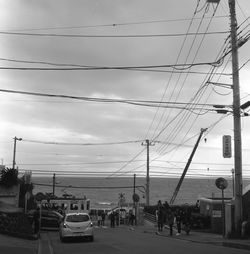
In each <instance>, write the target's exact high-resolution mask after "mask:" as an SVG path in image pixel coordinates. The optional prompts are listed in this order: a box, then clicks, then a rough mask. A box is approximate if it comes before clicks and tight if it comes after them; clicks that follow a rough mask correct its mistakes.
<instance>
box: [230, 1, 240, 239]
mask: <svg viewBox="0 0 250 254" xmlns="http://www.w3.org/2000/svg"><path fill="white" fill-rule="evenodd" d="M228 3H229V9H230V19H231V50H232V71H233V115H234V170H235V181H234V188H235V192H234V194H235V230H236V232H235V233H236V234H237V235H240V234H241V223H242V144H241V114H240V113H241V111H240V86H239V83H240V82H239V62H238V40H237V20H236V13H235V0H228Z"/></svg>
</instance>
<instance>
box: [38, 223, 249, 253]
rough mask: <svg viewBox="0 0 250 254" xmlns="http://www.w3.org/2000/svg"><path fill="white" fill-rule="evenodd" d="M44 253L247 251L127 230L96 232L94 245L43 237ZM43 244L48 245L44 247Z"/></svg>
mask: <svg viewBox="0 0 250 254" xmlns="http://www.w3.org/2000/svg"><path fill="white" fill-rule="evenodd" d="M43 234H45V235H43V239H44V241H43V243H42V245H43V246H42V247H43V248H42V249H43V251H42V252H41V253H39V254H45V253H46V254H80V253H81V254H82V253H88V254H92V253H93V254H158V253H159V254H161V253H164V254H165V253H169V254H183V253H185V254H187V253H192V254H196V253H197V254H201V253H202V254H211V253H213V254H216V253H218V254H224V253H225V254H234V253H235V254H241V253H242V254H243V253H249V251H247V250H240V249H234V248H227V247H222V246H216V245H212V244H200V243H193V242H190V241H186V240H181V239H178V237H177V236H173V237H164V236H159V235H156V234H153V233H145V232H143V231H140V230H138V229H135V230H130V229H129V228H128V227H123V226H121V227H119V228H97V229H95V240H94V242H88V241H81V240H77V241H76V240H74V241H68V242H66V243H61V242H60V240H59V236H58V233H57V232H48V233H43ZM46 242H47V243H48V245H47V246H44V245H46Z"/></svg>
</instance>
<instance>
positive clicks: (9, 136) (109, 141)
mask: <svg viewBox="0 0 250 254" xmlns="http://www.w3.org/2000/svg"><path fill="white" fill-rule="evenodd" d="M236 7H237V10H236V11H237V20H238V25H239V29H238V33H239V36H242V37H243V38H247V37H248V36H249V32H250V20H248V18H249V15H250V2H249V0H238V1H237V5H236ZM229 31H230V19H229V8H228V1H227V0H221V2H220V4H219V5H218V6H217V5H216V4H207V3H206V1H205V0H200V1H197V0H189V1H183V0H154V1H151V0H146V1H145V0H126V1H124V0H123V1H121V0H81V1H80V0H74V1H70V0H53V1H52V0H43V1H35V0H33V1H32V0H12V1H5V0H0V37H1V40H0V67H1V69H0V89H1V91H0V115H1V125H0V130H1V132H0V158H1V159H2V163H3V164H4V165H6V166H8V167H12V160H13V146H14V140H13V138H14V137H17V138H22V139H23V140H22V141H17V150H16V163H17V166H18V167H19V170H20V171H21V172H22V171H23V170H32V171H33V175H37V174H38V173H46V174H47V175H52V174H53V173H56V174H58V175H62V174H63V173H69V172H71V174H75V173H77V172H81V174H82V175H84V176H86V175H93V174H96V175H100V173H102V175H103V176H108V177H113V176H132V175H133V174H137V175H138V176H143V175H145V172H146V150H145V149H146V146H143V145H142V142H143V141H144V145H145V140H146V139H148V140H149V141H150V142H151V141H152V143H151V144H152V146H150V160H151V162H150V173H151V175H152V176H160V177H163V176H173V177H176V176H177V177H178V176H180V175H181V173H182V171H183V168H184V167H185V164H186V162H187V160H188V158H189V156H190V154H191V152H192V149H193V147H194V144H195V142H196V140H197V138H198V135H199V133H200V129H201V128H208V130H207V131H206V132H205V133H204V135H203V137H202V140H201V142H200V144H199V147H198V150H197V152H196V154H195V156H194V159H193V163H192V164H191V166H190V170H189V172H188V175H189V176H190V177H196V176H231V169H232V168H233V167H234V161H233V159H232V158H229V159H228V158H227V159H226V158H223V156H222V136H223V135H231V136H232V139H233V117H232V114H231V113H228V114H226V115H225V114H224V115H222V114H217V113H216V112H215V111H214V108H213V107H212V106H211V105H214V104H222V105H232V100H233V99H232V98H233V94H232V89H230V88H228V87H226V88H225V87H222V86H215V85H213V84H212V83H207V82H208V81H210V82H216V83H225V84H229V85H230V84H232V79H231V75H229V74H231V73H232V67H231V58H230V54H227V55H226V56H225V54H226V53H227V52H229V51H230V40H228V39H227V38H228V36H229ZM249 52H250V42H249V41H247V42H246V43H245V44H244V45H243V46H242V47H241V48H240V49H239V67H242V68H241V69H240V90H241V102H242V103H244V102H246V101H249V100H250V86H249V84H250V77H249V68H250V63H249V62H248V61H249V59H250V53H249ZM223 56H224V57H223ZM219 59H221V61H220V63H219V64H217V65H215V64H214V63H215V62H216V61H217V60H219ZM183 64H184V65H183ZM159 65H161V66H162V65H168V66H169V65H170V67H161V68H143V69H139V67H142V66H144V67H145V66H148V67H149V66H151V67H155V66H159ZM173 65H175V68H173ZM243 65H244V66H243ZM83 66H92V67H93V66H94V67H104V68H101V69H84V68H82V69H79V68H80V67H83ZM171 66H172V67H171ZM6 67H10V69H4V68H6ZM72 67H74V68H76V69H74V70H72V69H70V68H72ZM110 67H112V68H110ZM124 67H131V68H132V69H128V68H124ZM133 67H134V68H133ZM137 67H138V68H137ZM77 68H78V69H77ZM117 68H120V69H117ZM55 69H57V70H55ZM4 90H11V91H22V92H30V93H37V94H49V95H65V96H69V97H70V96H76V97H87V98H97V99H100V98H101V99H111V100H109V101H108V102H107V101H106V102H103V101H84V100H77V99H72V98H65V97H64V98H58V97H56V98H55V97H53V98H52V97H46V96H34V95H27V94H26V95H25V94H13V93H6V92H4ZM116 99H119V100H121V101H122V102H124V100H136V102H138V101H142V100H143V101H145V100H146V101H154V102H171V104H168V105H171V108H161V107H150V106H149V105H147V106H140V105H131V104H124V103H121V102H115V101H114V100H116ZM176 103H181V104H176ZM190 103H191V104H190ZM150 105H151V104H150ZM154 105H155V106H159V103H155V104H154ZM173 107H174V108H173ZM227 109H228V108H227ZM248 110H249V109H248ZM249 113H250V112H249ZM249 130H250V117H243V118H242V146H243V177H250V161H249V154H250V133H249ZM51 143H56V144H51ZM143 149H144V150H143Z"/></svg>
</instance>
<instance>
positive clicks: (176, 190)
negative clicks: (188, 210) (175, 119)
mask: <svg viewBox="0 0 250 254" xmlns="http://www.w3.org/2000/svg"><path fill="white" fill-rule="evenodd" d="M206 130H207V128H205V129H203V128H202V129H201V131H200V135H199V137H198V139H197V141H196V143H195V146H194V148H193V151H192V153H191V155H190V157H189V159H188V161H187V164H186V166H185V168H184V170H183V173H182V175H181V178H180V180H179V182H178V184H177V186H176V188H175V191H174V194H173V196H172V198H171V200H170V204H171V205H172V204H173V203H174V201H175V199H176V196H177V194H178V192H179V190H180V187H181V184H182V182H183V180H184V178H185V176H186V173H187V171H188V168H189V166H190V164H191V162H192V159H193V157H194V155H195V152H196V150H197V147H198V145H199V143H200V140H201V137H202V135H203V133H204V132H205V131H206Z"/></svg>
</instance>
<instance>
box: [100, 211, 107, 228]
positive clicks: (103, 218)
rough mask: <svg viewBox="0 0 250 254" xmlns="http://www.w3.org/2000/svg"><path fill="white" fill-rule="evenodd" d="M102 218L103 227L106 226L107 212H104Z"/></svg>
mask: <svg viewBox="0 0 250 254" xmlns="http://www.w3.org/2000/svg"><path fill="white" fill-rule="evenodd" d="M101 217H102V223H101V225H102V226H105V217H106V214H105V212H102V215H101Z"/></svg>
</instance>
